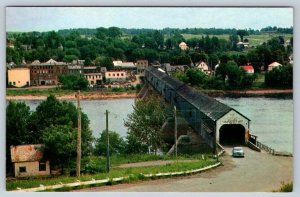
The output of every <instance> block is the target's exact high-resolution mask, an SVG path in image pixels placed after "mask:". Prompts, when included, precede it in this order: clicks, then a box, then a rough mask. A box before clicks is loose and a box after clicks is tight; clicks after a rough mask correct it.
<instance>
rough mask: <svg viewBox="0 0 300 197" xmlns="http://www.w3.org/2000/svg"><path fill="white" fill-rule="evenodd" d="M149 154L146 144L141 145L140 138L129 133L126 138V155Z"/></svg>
mask: <svg viewBox="0 0 300 197" xmlns="http://www.w3.org/2000/svg"><path fill="white" fill-rule="evenodd" d="M147 152H148V147H147V145H146V144H143V143H141V142H140V141H139V140H138V138H137V137H136V136H135V135H133V134H132V133H128V134H127V136H126V141H125V147H124V153H125V154H127V155H130V154H143V153H147Z"/></svg>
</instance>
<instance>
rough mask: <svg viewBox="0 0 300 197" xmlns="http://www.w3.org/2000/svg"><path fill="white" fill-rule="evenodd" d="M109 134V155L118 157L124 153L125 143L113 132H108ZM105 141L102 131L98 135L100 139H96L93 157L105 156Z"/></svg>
mask: <svg viewBox="0 0 300 197" xmlns="http://www.w3.org/2000/svg"><path fill="white" fill-rule="evenodd" d="M108 133H109V153H110V155H115V154H117V155H119V154H121V153H123V152H124V146H125V142H124V140H123V138H121V137H120V135H119V134H118V133H117V132H115V131H108ZM106 140H107V134H106V131H105V130H103V131H102V133H101V134H100V137H99V138H98V139H96V144H95V149H94V154H95V155H102V156H105V155H106Z"/></svg>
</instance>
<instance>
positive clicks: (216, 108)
mask: <svg viewBox="0 0 300 197" xmlns="http://www.w3.org/2000/svg"><path fill="white" fill-rule="evenodd" d="M177 93H178V94H179V95H180V96H182V97H183V98H184V99H186V101H188V102H189V103H191V104H192V105H194V106H195V107H196V108H197V109H199V110H200V111H201V112H202V113H204V114H205V115H206V116H208V117H209V118H211V119H212V120H213V121H217V120H218V119H220V118H221V117H222V116H224V115H225V114H227V113H228V112H229V111H230V110H234V109H233V108H231V107H229V106H227V105H225V104H223V103H221V102H219V101H217V100H216V99H214V98H211V97H209V96H207V95H206V94H203V93H201V92H198V91H196V90H194V89H193V88H191V87H189V86H183V87H182V88H180V89H179V90H178V91H177ZM235 111H236V110H235ZM247 119H248V118H247Z"/></svg>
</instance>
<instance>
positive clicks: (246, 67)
mask: <svg viewBox="0 0 300 197" xmlns="http://www.w3.org/2000/svg"><path fill="white" fill-rule="evenodd" d="M241 68H242V69H243V70H244V71H245V72H246V73H247V74H254V68H253V66H252V65H251V64H248V65H243V66H241Z"/></svg>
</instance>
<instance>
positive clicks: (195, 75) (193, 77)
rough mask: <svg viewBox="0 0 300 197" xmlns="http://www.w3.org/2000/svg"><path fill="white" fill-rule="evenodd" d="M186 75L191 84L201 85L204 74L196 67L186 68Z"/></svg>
mask: <svg viewBox="0 0 300 197" xmlns="http://www.w3.org/2000/svg"><path fill="white" fill-rule="evenodd" d="M186 76H187V78H188V79H189V82H190V83H191V85H192V86H194V85H197V86H200V85H202V83H203V81H204V79H205V77H206V75H205V74H204V73H203V72H202V71H201V70H199V69H197V68H191V69H188V70H187V72H186Z"/></svg>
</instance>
